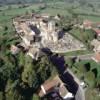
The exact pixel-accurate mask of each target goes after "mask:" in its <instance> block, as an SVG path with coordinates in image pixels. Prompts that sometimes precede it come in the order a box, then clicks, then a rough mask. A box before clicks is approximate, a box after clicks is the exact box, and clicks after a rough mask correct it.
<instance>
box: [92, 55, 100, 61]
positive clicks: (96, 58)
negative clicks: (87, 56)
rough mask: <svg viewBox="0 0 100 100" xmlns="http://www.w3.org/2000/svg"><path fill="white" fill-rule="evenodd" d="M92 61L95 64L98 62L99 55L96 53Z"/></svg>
mask: <svg viewBox="0 0 100 100" xmlns="http://www.w3.org/2000/svg"><path fill="white" fill-rule="evenodd" d="M93 60H95V61H96V62H100V53H96V54H95V56H94V57H93Z"/></svg>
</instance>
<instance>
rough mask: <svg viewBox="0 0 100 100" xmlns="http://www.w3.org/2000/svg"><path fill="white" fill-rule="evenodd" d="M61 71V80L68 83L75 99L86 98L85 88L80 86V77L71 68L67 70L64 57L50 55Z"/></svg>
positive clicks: (82, 99)
mask: <svg viewBox="0 0 100 100" xmlns="http://www.w3.org/2000/svg"><path fill="white" fill-rule="evenodd" d="M50 60H51V62H52V63H53V64H55V65H56V68H57V70H58V72H59V75H60V78H61V80H62V81H63V82H64V83H65V84H66V88H67V89H68V91H69V92H71V93H73V95H74V96H75V100H85V95H84V90H83V89H82V87H81V86H80V81H79V79H78V78H77V77H76V76H75V75H74V74H73V73H72V72H71V71H70V70H69V69H67V70H66V67H65V65H64V64H65V60H64V57H56V56H52V57H50Z"/></svg>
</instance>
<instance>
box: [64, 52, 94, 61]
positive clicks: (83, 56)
mask: <svg viewBox="0 0 100 100" xmlns="http://www.w3.org/2000/svg"><path fill="white" fill-rule="evenodd" d="M93 56H94V53H92V54H85V55H78V56H77V57H78V58H79V59H81V60H90V59H92V57H93ZM74 57H76V56H65V60H67V59H68V58H74Z"/></svg>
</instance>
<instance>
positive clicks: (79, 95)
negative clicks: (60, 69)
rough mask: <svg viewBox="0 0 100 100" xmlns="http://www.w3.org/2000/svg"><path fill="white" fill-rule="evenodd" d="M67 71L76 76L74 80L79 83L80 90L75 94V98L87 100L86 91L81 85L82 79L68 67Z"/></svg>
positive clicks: (76, 99)
mask: <svg viewBox="0 0 100 100" xmlns="http://www.w3.org/2000/svg"><path fill="white" fill-rule="evenodd" d="M67 71H68V72H69V73H70V74H71V75H72V76H73V77H74V80H75V81H76V82H77V83H78V86H79V87H78V90H77V93H76V95H75V100H85V91H84V89H83V88H82V87H81V86H80V80H79V79H78V78H77V77H76V76H75V75H74V74H73V72H72V71H71V70H70V69H67Z"/></svg>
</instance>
